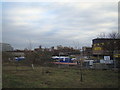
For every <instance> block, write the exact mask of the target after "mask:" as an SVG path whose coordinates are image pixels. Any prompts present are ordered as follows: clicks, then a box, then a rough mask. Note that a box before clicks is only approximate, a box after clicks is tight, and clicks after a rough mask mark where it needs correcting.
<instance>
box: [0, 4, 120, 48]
mask: <svg viewBox="0 0 120 90" xmlns="http://www.w3.org/2000/svg"><path fill="white" fill-rule="evenodd" d="M113 31H118V3H116V2H107V3H106V2H102V3H98V2H84V3H83V2H70V3H68V2H16V3H15V2H3V3H2V39H3V42H5V43H9V44H11V45H12V46H13V47H14V48H15V49H24V48H28V47H29V45H30V43H31V45H32V48H35V47H38V46H39V45H42V46H43V47H51V46H57V45H63V46H73V47H75V46H78V47H82V46H91V43H92V39H94V38H96V37H97V35H98V34H100V33H103V32H104V33H110V32H113Z"/></svg>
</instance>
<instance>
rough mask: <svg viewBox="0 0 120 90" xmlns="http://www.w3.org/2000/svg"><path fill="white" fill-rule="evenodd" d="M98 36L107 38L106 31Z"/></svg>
mask: <svg viewBox="0 0 120 90" xmlns="http://www.w3.org/2000/svg"><path fill="white" fill-rule="evenodd" d="M98 38H106V34H105V32H102V33H100V34H98Z"/></svg>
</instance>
